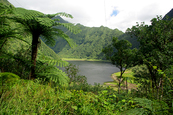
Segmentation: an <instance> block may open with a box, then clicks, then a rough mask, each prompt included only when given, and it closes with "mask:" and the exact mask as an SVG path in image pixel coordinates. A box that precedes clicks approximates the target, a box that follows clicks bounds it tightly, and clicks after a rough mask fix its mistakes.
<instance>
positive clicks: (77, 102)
mask: <svg viewBox="0 0 173 115" xmlns="http://www.w3.org/2000/svg"><path fill="white" fill-rule="evenodd" d="M4 3H5V4H4ZM56 15H61V16H66V17H71V18H72V16H71V15H70V14H66V13H57V14H50V15H46V14H43V13H41V12H37V11H32V10H26V9H23V8H15V7H14V6H12V5H11V4H10V3H9V2H8V1H6V0H1V2H0V22H1V24H0V108H1V109H0V113H1V114H63V115H66V114H74V115H78V114H79V115H80V114H84V115H85V114H87V115H88V114H89V115H93V114H96V115H100V114H101V115H102V114H110V115H113V114H121V115H140V114H141V115H155V114H172V113H173V111H172V110H173V105H172V104H173V97H172V95H173V85H172V80H173V79H172V78H173V76H172V75H173V73H172V70H173V58H172V53H173V51H172V49H173V42H172V40H173V31H172V30H173V20H162V18H161V17H157V18H153V19H152V25H145V24H144V23H142V24H141V25H136V26H134V27H132V28H129V29H128V30H127V32H126V33H125V34H123V33H122V32H121V31H119V30H111V29H108V28H105V27H100V28H98V30H99V31H97V29H94V28H86V27H85V28H84V27H83V26H82V25H79V24H78V25H76V26H74V25H72V24H70V23H67V22H65V21H60V20H59V19H57V17H56ZM31 22H32V23H31ZM63 27H65V28H66V30H70V31H71V32H72V33H78V32H79V31H80V30H79V29H78V27H81V28H82V27H83V28H84V29H86V31H82V33H83V34H79V35H84V37H83V38H88V40H87V41H85V39H83V41H80V40H82V39H81V37H76V38H77V39H78V40H77V42H76V41H75V39H74V41H75V42H76V44H77V45H78V44H79V42H80V45H82V44H83V45H85V44H87V42H88V44H90V45H91V44H94V41H92V40H91V39H90V38H92V37H91V36H88V37H87V34H86V36H85V32H86V33H87V32H89V33H92V32H93V34H88V35H93V38H95V37H96V38H95V39H94V40H96V41H98V42H97V44H98V47H97V46H96V45H94V46H95V47H97V48H99V49H98V50H99V51H92V52H93V53H94V52H95V53H96V54H92V55H86V54H87V53H89V52H87V51H89V50H90V49H87V50H86V52H84V51H82V52H84V53H86V54H83V55H82V54H80V53H79V54H80V56H79V57H78V58H98V57H97V56H106V57H107V59H110V61H111V62H112V63H113V64H115V65H116V66H117V67H119V69H120V74H119V75H118V74H116V76H115V77H116V78H117V79H115V82H116V81H118V83H117V84H118V85H117V87H118V89H119V90H118V91H117V89H113V88H111V87H109V86H108V87H107V86H104V85H100V84H95V85H94V86H92V85H89V84H88V83H87V78H86V77H85V76H82V75H78V74H77V73H78V67H76V66H75V65H72V64H69V63H67V62H65V61H63V60H61V59H60V58H59V57H58V56H57V54H55V53H54V52H53V51H52V50H51V49H49V48H48V46H47V45H46V44H48V45H49V44H50V45H55V47H57V46H56V45H57V43H58V44H61V43H62V44H66V42H63V41H61V40H60V37H61V38H64V39H65V40H66V41H67V43H69V44H70V46H75V45H76V44H75V43H74V42H73V41H72V40H71V39H70V37H71V36H74V35H72V33H70V35H69V36H70V37H69V36H68V34H69V33H68V32H66V33H68V34H66V33H65V32H64V31H65V30H64V28H63ZM87 29H88V30H87ZM81 30H83V29H81ZM47 32H49V33H47ZM114 32H115V34H116V35H114ZM117 32H118V33H117ZM107 33H108V34H107ZM50 34H51V35H50ZM99 34H100V35H101V36H102V37H100V38H99ZM111 34H112V35H111ZM94 35H95V36H94ZM105 36H107V37H109V39H110V40H109V39H104V38H105ZM113 36H116V37H117V36H118V37H121V36H123V37H124V38H122V39H120V38H119V39H118V38H116V37H115V38H113V39H112V38H111V37H113ZM125 36H128V39H130V37H129V36H132V37H133V39H135V38H136V39H137V40H138V42H139V43H140V46H139V47H138V50H137V49H135V50H134V49H133V48H134V47H133V44H132V45H131V43H129V42H128V41H127V40H124V39H125ZM40 37H41V39H42V40H43V41H44V42H45V44H44V43H43V42H42V40H41V39H40ZM56 39H57V40H56ZM101 39H103V40H101ZM105 40H107V41H105ZM137 40H135V41H137ZM89 41H90V42H89ZM96 41H95V42H96ZM99 41H101V42H99ZM40 43H41V44H40ZM84 43H85V44H84ZM80 45H78V47H79V49H80V48H81V46H80ZM106 45H108V47H106ZM131 46H132V47H131ZM78 47H75V48H78ZM52 48H53V47H52ZM65 48H68V47H67V45H65V47H64V48H62V49H61V52H59V53H58V54H61V53H62V52H66V50H65ZM88 48H89V47H88ZM102 48H104V49H103V50H102ZM93 49H94V47H93ZM47 51H48V52H49V53H48V52H47ZM68 51H70V49H68ZM102 51H103V52H102ZM90 52H91V51H90ZM66 53H67V52H66ZM104 53H105V55H104ZM72 54H73V55H74V54H75V53H74V52H73V53H72ZM72 54H70V53H69V54H68V55H67V57H68V56H71V57H70V58H75V56H74V57H73V56H72ZM101 54H102V55H101ZM62 55H65V53H64V54H63V53H62ZM99 59H100V58H99ZM121 59H123V60H121ZM136 65H138V66H136ZM62 66H65V72H63V71H62V70H60V69H58V68H57V67H62ZM129 67H133V69H131V70H129V69H128V68H129ZM131 71H133V73H129V74H128V72H131ZM123 81H126V84H125V85H126V87H125V88H122V85H124V83H123ZM129 82H131V83H133V84H136V85H137V86H138V87H137V88H134V89H129V88H128V84H129ZM121 88H122V89H121ZM125 89H126V90H125Z"/></svg>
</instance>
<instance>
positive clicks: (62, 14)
mask: <svg viewBox="0 0 173 115" xmlns="http://www.w3.org/2000/svg"><path fill="white" fill-rule="evenodd" d="M46 16H47V17H49V18H53V17H56V16H65V17H67V18H73V16H72V15H71V14H67V13H65V12H59V13H56V14H47V15H46Z"/></svg>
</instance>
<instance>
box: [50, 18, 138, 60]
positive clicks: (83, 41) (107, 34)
mask: <svg viewBox="0 0 173 115" xmlns="http://www.w3.org/2000/svg"><path fill="white" fill-rule="evenodd" d="M57 18H59V19H60V22H64V23H68V22H67V21H64V20H63V19H62V18H60V17H57ZM77 26H78V27H79V28H80V29H81V32H80V33H78V34H72V33H70V32H69V31H67V30H66V29H64V28H63V27H62V28H61V29H62V30H63V31H64V32H66V33H67V35H68V36H69V37H70V38H72V39H73V40H74V42H75V43H76V45H77V46H76V47H74V48H70V47H69V45H67V42H65V40H63V39H57V41H56V45H55V46H54V47H52V49H53V50H54V51H55V52H56V53H57V54H58V55H59V56H60V57H61V58H78V59H80V58H90V59H105V58H104V55H103V53H102V49H103V48H104V47H105V46H107V45H110V44H111V41H112V38H113V37H118V38H119V39H120V40H121V39H126V40H128V41H130V42H131V43H132V48H134V47H138V46H139V43H138V42H137V40H136V39H135V38H131V37H130V36H129V35H127V34H125V33H123V32H122V31H120V30H118V29H114V30H112V29H109V28H107V27H103V26H101V27H85V26H83V25H81V24H77Z"/></svg>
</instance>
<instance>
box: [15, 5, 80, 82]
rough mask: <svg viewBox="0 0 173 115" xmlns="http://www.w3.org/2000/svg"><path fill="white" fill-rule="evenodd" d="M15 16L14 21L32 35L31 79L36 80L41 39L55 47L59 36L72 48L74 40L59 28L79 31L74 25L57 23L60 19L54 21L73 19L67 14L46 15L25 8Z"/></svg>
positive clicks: (18, 10) (18, 9)
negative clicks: (57, 17) (63, 18)
mask: <svg viewBox="0 0 173 115" xmlns="http://www.w3.org/2000/svg"><path fill="white" fill-rule="evenodd" d="M15 14H16V15H15V16H14V17H12V19H13V20H14V21H16V22H18V23H20V24H21V25H23V28H24V31H25V32H27V33H30V34H31V35H32V54H31V63H32V66H31V75H30V79H35V78H36V75H35V67H36V58H37V50H38V44H39V38H40V37H41V38H42V39H43V40H44V41H45V43H46V44H47V45H51V46H53V45H54V44H55V39H56V38H57V37H58V36H59V37H61V38H63V39H65V40H66V41H67V42H68V43H69V45H70V46H71V47H73V46H74V44H73V43H72V40H71V39H70V38H69V37H68V36H67V35H66V34H65V33H64V32H63V31H62V30H60V29H58V28H57V26H64V27H66V28H67V29H69V30H70V31H71V32H74V33H77V32H78V29H75V27H74V26H73V25H72V24H70V23H69V24H67V23H66V24H65V23H60V22H57V21H59V20H58V19H56V18H55V19H52V18H54V17H56V16H57V15H59V16H65V17H70V18H73V17H72V16H71V15H70V14H66V13H56V14H48V15H45V14H43V13H41V12H38V11H34V10H26V9H23V8H16V9H15Z"/></svg>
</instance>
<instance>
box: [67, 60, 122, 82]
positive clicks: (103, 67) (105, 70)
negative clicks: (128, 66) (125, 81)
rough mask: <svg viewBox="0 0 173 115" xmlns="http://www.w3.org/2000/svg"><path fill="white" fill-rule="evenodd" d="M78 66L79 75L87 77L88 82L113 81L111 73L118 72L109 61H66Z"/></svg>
mask: <svg viewBox="0 0 173 115" xmlns="http://www.w3.org/2000/svg"><path fill="white" fill-rule="evenodd" d="M68 62H70V63H72V64H75V65H77V66H78V67H79V75H84V76H86V77H87V82H88V83H89V84H92V85H93V84H94V83H100V84H103V83H104V82H107V81H113V80H112V79H111V77H110V76H111V74H113V73H115V72H118V71H119V69H118V68H117V67H116V66H115V65H112V64H111V63H109V62H98V61H68Z"/></svg>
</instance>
